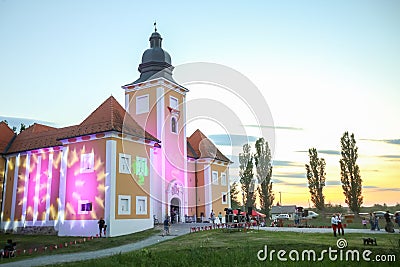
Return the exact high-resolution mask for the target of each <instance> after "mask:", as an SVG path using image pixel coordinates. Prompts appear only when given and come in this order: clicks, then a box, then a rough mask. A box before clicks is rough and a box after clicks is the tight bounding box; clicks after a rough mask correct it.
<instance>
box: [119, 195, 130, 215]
mask: <svg viewBox="0 0 400 267" xmlns="http://www.w3.org/2000/svg"><path fill="white" fill-rule="evenodd" d="M130 214H131V196H125V195H118V215H130Z"/></svg>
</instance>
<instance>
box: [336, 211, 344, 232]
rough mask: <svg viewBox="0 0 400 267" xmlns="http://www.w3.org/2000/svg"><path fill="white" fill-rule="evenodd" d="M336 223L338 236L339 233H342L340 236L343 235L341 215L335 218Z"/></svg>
mask: <svg viewBox="0 0 400 267" xmlns="http://www.w3.org/2000/svg"><path fill="white" fill-rule="evenodd" d="M336 221H337V231H338V234H339V235H340V232H342V235H344V229H343V225H342V214H340V213H338V215H337V216H336Z"/></svg>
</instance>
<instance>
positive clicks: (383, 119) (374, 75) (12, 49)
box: [0, 0, 400, 206]
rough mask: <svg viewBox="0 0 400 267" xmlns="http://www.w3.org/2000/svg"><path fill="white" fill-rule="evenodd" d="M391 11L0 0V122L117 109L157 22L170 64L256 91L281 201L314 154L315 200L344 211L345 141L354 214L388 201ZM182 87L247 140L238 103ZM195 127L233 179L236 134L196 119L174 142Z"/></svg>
mask: <svg viewBox="0 0 400 267" xmlns="http://www.w3.org/2000/svg"><path fill="white" fill-rule="evenodd" d="M399 12H400V2H399V1H396V0H393V1H388V0H384V1H368V0H365V1H361V0H360V1H357V0H350V1H341V0H339V1H311V0H310V1H285V0H283V1H252V2H251V4H249V3H247V2H246V3H245V2H243V1H240V2H239V1H237V2H233V1H201V2H194V3H189V1H184V2H183V1H150V2H145V1H120V0H115V1H101V0H92V1H91V0H88V1H63V0H59V1H50V0H48V1H46V0H38V1H22V0H13V1H11V0H1V1H0V40H1V41H0V92H1V97H0V99H1V105H0V117H1V118H6V119H8V120H9V121H10V120H13V121H17V122H18V119H13V118H22V119H24V121H26V120H28V121H29V120H31V121H40V122H41V123H47V124H49V125H54V126H59V127H63V126H68V125H74V124H78V123H80V122H81V121H82V120H84V119H85V118H86V117H87V116H88V115H89V114H90V113H91V112H92V111H93V110H94V109H95V108H97V107H98V106H99V105H100V104H101V103H102V102H103V101H104V100H105V99H107V98H108V97H109V96H110V95H113V96H114V97H115V98H116V99H117V100H118V101H119V102H120V103H121V105H124V92H123V90H122V89H121V86H122V85H125V84H127V83H130V82H132V81H134V80H136V79H137V78H138V76H139V73H138V71H137V67H138V65H139V64H140V61H141V56H142V53H143V51H144V50H145V49H147V48H148V46H149V43H148V38H149V36H150V35H151V33H152V32H153V30H154V28H153V23H154V21H157V28H158V31H159V32H160V34H161V35H162V37H163V48H164V49H165V50H166V51H168V52H169V53H170V55H171V57H172V64H173V65H174V66H181V65H185V64H188V63H193V62H210V63H216V64H220V65H223V66H227V67H229V68H231V69H233V70H235V71H237V72H238V73H240V74H241V75H243V76H244V77H247V78H248V79H249V80H250V81H251V82H252V84H254V85H255V86H256V88H257V89H258V92H260V93H261V95H262V96H263V98H264V99H263V101H264V102H265V103H266V106H267V108H268V110H269V111H270V113H271V116H272V120H273V124H271V125H262V126H267V127H273V129H274V138H270V139H269V140H268V141H269V142H270V145H271V147H272V148H273V160H274V164H273V165H274V169H273V189H274V192H275V195H276V199H279V195H280V196H281V198H282V204H297V205H303V206H308V205H309V204H308V203H309V199H310V196H309V193H308V188H307V179H306V178H305V167H304V164H306V163H307V160H308V154H307V151H308V149H309V148H311V147H315V148H317V150H318V151H319V156H320V157H323V158H325V160H326V162H327V170H326V171H327V186H326V187H325V189H324V190H325V195H326V202H331V203H332V204H341V205H345V203H344V196H343V193H342V189H341V186H340V167H339V159H340V137H341V136H342V135H343V133H344V132H345V131H349V132H350V133H354V134H355V137H356V141H357V146H358V147H359V159H358V164H359V166H360V170H361V171H360V172H361V177H362V179H363V195H364V205H373V204H374V203H381V204H383V203H386V204H396V203H398V202H399V198H398V195H399V191H400V180H399V178H400V124H399V123H398V121H399V120H398V116H399V114H400V105H398V102H399V99H400V49H399V47H400V31H399V28H400V16H398V14H399ZM187 87H188V88H189V90H190V92H189V93H188V95H187V98H188V109H189V103H190V101H193V100H195V99H198V98H209V99H214V100H216V101H220V102H221V103H223V104H224V105H226V106H227V107H229V108H230V109H231V110H232V111H233V112H235V113H236V114H237V115H238V117H239V119H240V125H242V126H244V128H245V130H246V133H247V135H249V136H250V137H251V138H249V139H251V140H253V141H254V140H255V139H256V138H258V137H260V136H259V133H257V132H254V131H253V130H252V129H251V127H250V126H251V124H252V123H253V121H251V119H248V117H246V115H245V114H244V113H246V112H241V111H239V110H238V109H239V106H238V101H239V102H240V101H243V99H239V100H238V99H236V100H235V99H233V98H226V99H224V98H223V97H222V98H221V97H218V96H217V95H218V94H219V93H221V91H218V90H221V87H218V86H213V85H199V84H197V85H196V84H195V85H192V86H189V85H187ZM218 92H219V93H218ZM222 92H223V91H222ZM249 94H251V92H250V91H249ZM235 101H236V102H235ZM239 104H240V103H239ZM215 112H216V113H218V110H217V109H216V110H215ZM257 115H258V116H260V114H257ZM214 124H215V122H214ZM217 124H218V123H217ZM195 128H200V129H201V130H202V131H203V132H204V133H205V134H207V135H208V136H210V138H211V139H212V140H213V141H214V142H215V143H216V144H217V145H218V147H219V148H220V150H221V151H223V152H224V153H225V154H226V155H227V156H228V157H230V158H231V159H232V160H233V161H234V162H235V163H234V164H233V165H232V168H231V173H230V176H231V179H232V180H235V179H237V177H238V168H237V162H238V153H239V152H240V150H241V145H242V144H243V142H242V141H243V140H242V139H241V138H240V135H241V134H240V133H236V132H234V131H232V132H229V134H230V135H232V136H236V137H238V138H234V139H232V140H231V143H230V144H228V143H227V142H226V141H224V136H225V134H226V131H225V132H224V130H223V127H213V124H212V123H211V124H210V121H207V120H206V121H201V120H198V121H196V123H192V124H191V125H188V133H189V134H190V131H194V130H195ZM266 139H268V138H266ZM279 192H281V193H280V194H279Z"/></svg>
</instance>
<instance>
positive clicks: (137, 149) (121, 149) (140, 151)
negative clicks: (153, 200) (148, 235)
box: [115, 137, 151, 219]
mask: <svg viewBox="0 0 400 267" xmlns="http://www.w3.org/2000/svg"><path fill="white" fill-rule="evenodd" d="M125 138H129V137H125ZM125 138H124V141H121V140H120V139H119V140H117V155H116V157H117V164H116V196H115V203H116V205H115V218H116V219H146V218H150V197H149V195H150V193H149V192H150V168H151V164H150V154H149V153H150V152H151V151H150V146H149V145H145V144H143V143H140V142H134V141H128V140H126V139H125ZM120 153H122V154H129V155H131V159H132V165H134V164H135V161H136V157H137V156H139V157H142V158H147V169H148V175H147V176H144V183H143V184H140V177H138V175H136V170H135V169H134V168H133V167H132V168H131V174H124V173H119V164H120V162H119V154H120ZM118 195H128V196H131V214H130V215H118V205H119V203H118ZM136 196H146V197H147V214H146V215H136Z"/></svg>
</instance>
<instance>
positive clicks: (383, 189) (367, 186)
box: [363, 185, 400, 192]
mask: <svg viewBox="0 0 400 267" xmlns="http://www.w3.org/2000/svg"><path fill="white" fill-rule="evenodd" d="M363 189H370V190H368V191H372V192H400V188H387V187H378V186H374V185H365V186H363Z"/></svg>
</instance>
